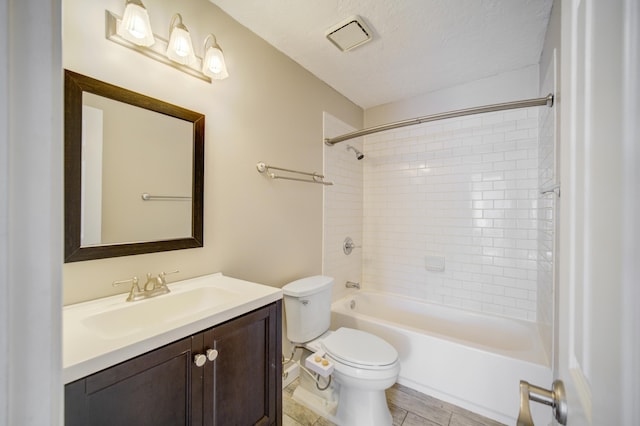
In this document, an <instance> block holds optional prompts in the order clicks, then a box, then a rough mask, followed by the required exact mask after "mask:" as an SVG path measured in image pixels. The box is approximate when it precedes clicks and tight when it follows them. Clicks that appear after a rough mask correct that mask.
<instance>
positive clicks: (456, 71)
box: [210, 0, 553, 108]
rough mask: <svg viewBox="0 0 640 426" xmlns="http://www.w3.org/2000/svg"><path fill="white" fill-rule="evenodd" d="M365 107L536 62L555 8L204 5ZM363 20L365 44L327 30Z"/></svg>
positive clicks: (415, 2) (425, 0)
mask: <svg viewBox="0 0 640 426" xmlns="http://www.w3.org/2000/svg"><path fill="white" fill-rule="evenodd" d="M210 1H211V2H212V3H214V4H216V5H218V6H219V7H220V8H221V9H222V10H224V11H225V12H226V13H228V14H229V15H231V16H232V17H233V18H234V19H236V20H237V21H238V22H240V23H241V24H242V25H244V26H246V27H248V28H249V29H251V30H252V31H253V32H255V33H256V34H257V35H259V36H260V37H262V38H263V39H265V40H266V41H267V42H268V43H270V44H272V45H273V46H275V47H276V48H277V49H279V50H280V51H282V52H284V53H285V54H286V55H287V56H289V57H291V58H292V59H293V60H295V61H296V62H298V63H299V64H300V65H302V66H303V67H304V68H306V69H307V70H309V71H310V72H312V73H313V74H315V75H316V76H317V77H319V78H320V79H322V80H323V81H325V82H326V83H327V84H329V85H330V86H332V87H333V88H335V89H336V90H337V91H338V92H340V93H342V94H343V95H345V96H346V97H347V98H349V99H351V100H352V101H353V102H355V103H356V104H358V105H360V106H361V107H363V108H370V107H373V106H377V105H381V104H385V103H388V102H394V101H399V100H403V99H407V98H410V97H413V96H416V95H419V94H423V93H427V92H431V91H434V90H437V89H442V88H445V87H450V86H454V85H457V84H461V83H465V82H469V81H473V80H477V79H480V78H484V77H489V76H491V75H495V74H498V73H501V72H505V71H513V70H517V69H520V68H524V67H526V66H529V65H532V64H537V63H538V61H539V58H540V52H541V50H542V44H543V41H544V34H545V31H546V28H547V23H548V20H549V15H550V12H551V5H552V1H553V0H304V1H303V0H210ZM352 15H359V16H361V17H362V18H363V19H364V21H365V22H366V24H367V25H368V26H369V28H370V29H371V30H372V32H373V37H374V38H373V40H372V41H371V42H369V43H366V44H364V45H362V46H360V47H358V48H356V49H354V50H352V51H349V52H344V53H343V52H340V51H339V50H338V49H337V48H336V47H335V46H333V45H332V44H331V43H330V42H329V41H328V40H327V39H326V38H325V35H324V34H325V31H326V30H327V29H328V28H329V27H331V26H333V25H334V24H336V23H338V22H340V21H342V20H344V19H346V18H348V17H350V16H352Z"/></svg>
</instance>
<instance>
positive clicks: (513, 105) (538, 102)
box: [324, 93, 554, 146]
mask: <svg viewBox="0 0 640 426" xmlns="http://www.w3.org/2000/svg"><path fill="white" fill-rule="evenodd" d="M553 101H554V95H553V93H549V94H548V95H547V96H545V97H542V98H534V99H526V100H523V101H513V102H504V103H500V104H493V105H485V106H481V107H474V108H466V109H459V110H455V111H449V112H441V113H438V114H432V115H427V116H424V117H418V118H412V119H409V120H402V121H396V122H393V123H388V124H381V125H379V126H374V127H369V128H366V129H362V130H356V131H354V132H350V133H346V134H344V135H340V136H336V137H333V138H326V139H325V140H324V143H325V144H327V145H329V146H333V145H335V144H337V143H339V142H344V141H346V140H349V139H354V138H357V137H360V136H366V135H370V134H373V133H379V132H384V131H385V130H391V129H397V128H400V127H406V126H414V125H416V124H422V123H427V122H429V121H438V120H444V119H447V118H455V117H464V116H465V115H472V114H482V113H485V112H495V111H504V110H508V109H518V108H528V107H533V106H547V107H549V108H551V107H552V106H553Z"/></svg>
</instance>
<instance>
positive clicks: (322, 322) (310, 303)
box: [282, 275, 333, 343]
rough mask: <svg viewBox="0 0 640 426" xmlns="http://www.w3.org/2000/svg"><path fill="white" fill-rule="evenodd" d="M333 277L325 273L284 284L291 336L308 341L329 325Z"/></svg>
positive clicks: (289, 333)
mask: <svg viewBox="0 0 640 426" xmlns="http://www.w3.org/2000/svg"><path fill="white" fill-rule="evenodd" d="M332 287H333V278H332V277H327V276H324V275H315V276H313V277H307V278H302V279H299V280H297V281H293V282H291V283H289V284H287V285H285V286H284V287H282V292H283V293H284V312H285V318H286V321H287V339H288V340H289V341H290V342H294V343H304V342H308V341H310V340H313V339H315V338H316V337H318V336H320V335H321V334H322V333H324V332H325V331H327V330H328V329H329V323H330V321H331V288H332Z"/></svg>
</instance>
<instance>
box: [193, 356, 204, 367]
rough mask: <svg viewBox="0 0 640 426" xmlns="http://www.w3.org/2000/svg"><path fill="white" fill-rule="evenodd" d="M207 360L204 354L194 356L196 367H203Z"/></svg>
mask: <svg viewBox="0 0 640 426" xmlns="http://www.w3.org/2000/svg"><path fill="white" fill-rule="evenodd" d="M205 362H207V357H206V356H204V355H202V354H197V355H195V356H194V357H193V363H194V364H195V365H196V367H202V366H203V365H204V364H205Z"/></svg>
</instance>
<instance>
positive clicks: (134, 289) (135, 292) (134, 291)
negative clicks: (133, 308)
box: [111, 277, 141, 302]
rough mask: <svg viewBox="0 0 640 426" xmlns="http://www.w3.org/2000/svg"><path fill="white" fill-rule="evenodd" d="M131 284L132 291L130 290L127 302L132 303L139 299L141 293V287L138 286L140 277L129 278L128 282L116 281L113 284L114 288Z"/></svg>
mask: <svg viewBox="0 0 640 426" xmlns="http://www.w3.org/2000/svg"><path fill="white" fill-rule="evenodd" d="M127 283H131V290H129V296H128V297H127V302H132V301H134V300H136V299H137V297H138V296H139V294H140V293H141V291H140V287H139V286H138V277H133V278H129V279H128V280H120V281H114V282H112V283H111V285H112V286H114V287H117V286H119V285H122V284H127Z"/></svg>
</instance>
